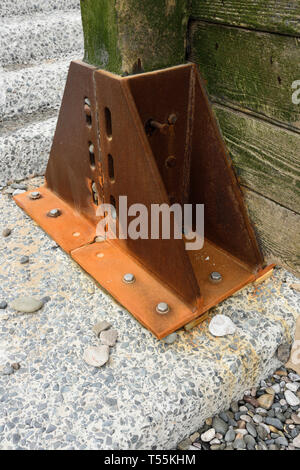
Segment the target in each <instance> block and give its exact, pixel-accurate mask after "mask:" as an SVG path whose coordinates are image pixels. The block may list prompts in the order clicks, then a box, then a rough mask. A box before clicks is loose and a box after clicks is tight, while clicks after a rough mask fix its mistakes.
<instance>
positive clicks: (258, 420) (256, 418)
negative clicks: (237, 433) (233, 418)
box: [253, 415, 263, 424]
mask: <svg viewBox="0 0 300 470" xmlns="http://www.w3.org/2000/svg"><path fill="white" fill-rule="evenodd" d="M253 421H254V423H255V424H260V423H262V422H263V417H262V416H261V415H254V416H253Z"/></svg>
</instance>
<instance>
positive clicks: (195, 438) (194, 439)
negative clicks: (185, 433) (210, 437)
mask: <svg viewBox="0 0 300 470" xmlns="http://www.w3.org/2000/svg"><path fill="white" fill-rule="evenodd" d="M199 437H200V434H199V433H198V432H194V434H192V435H191V436H190V440H191V441H192V443H194V442H195V441H196V440H197V439H199Z"/></svg>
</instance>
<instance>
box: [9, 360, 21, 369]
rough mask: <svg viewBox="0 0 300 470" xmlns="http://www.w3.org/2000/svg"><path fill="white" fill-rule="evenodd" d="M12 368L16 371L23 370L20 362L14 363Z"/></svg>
mask: <svg viewBox="0 0 300 470" xmlns="http://www.w3.org/2000/svg"><path fill="white" fill-rule="evenodd" d="M11 366H12V368H13V369H14V370H19V369H20V368H21V366H20V364H19V363H18V362H14V363H13V364H12V365H11Z"/></svg>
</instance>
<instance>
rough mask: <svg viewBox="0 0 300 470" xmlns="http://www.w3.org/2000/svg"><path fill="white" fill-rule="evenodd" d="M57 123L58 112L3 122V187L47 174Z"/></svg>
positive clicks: (0, 176)
mask: <svg viewBox="0 0 300 470" xmlns="http://www.w3.org/2000/svg"><path fill="white" fill-rule="evenodd" d="M37 119H39V120H37ZM56 122H57V111H55V112H53V111H51V112H48V113H45V114H40V113H38V115H36V114H35V115H32V116H31V117H30V118H29V119H28V118H27V119H24V118H23V119H22V120H18V121H6V122H4V123H2V125H1V126H0V186H7V185H8V184H9V183H11V182H14V181H21V180H22V179H24V178H30V177H32V176H37V175H43V174H44V173H45V169H46V165H47V162H48V158H49V152H50V148H51V144H52V140H53V136H54V131H55V127H56Z"/></svg>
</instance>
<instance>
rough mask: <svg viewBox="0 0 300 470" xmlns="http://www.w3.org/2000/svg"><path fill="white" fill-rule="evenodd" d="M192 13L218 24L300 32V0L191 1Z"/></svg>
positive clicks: (294, 33)
mask: <svg viewBox="0 0 300 470" xmlns="http://www.w3.org/2000/svg"><path fill="white" fill-rule="evenodd" d="M191 14H192V16H193V17H195V18H199V19H202V20H206V21H212V22H216V23H224V24H230V25H235V26H242V27H245V28H251V29H258V30H261V31H273V32H279V33H283V34H291V35H296V36H299V35H300V2H299V1H298V0H290V1H287V0H226V1H224V0H192V7H191Z"/></svg>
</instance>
